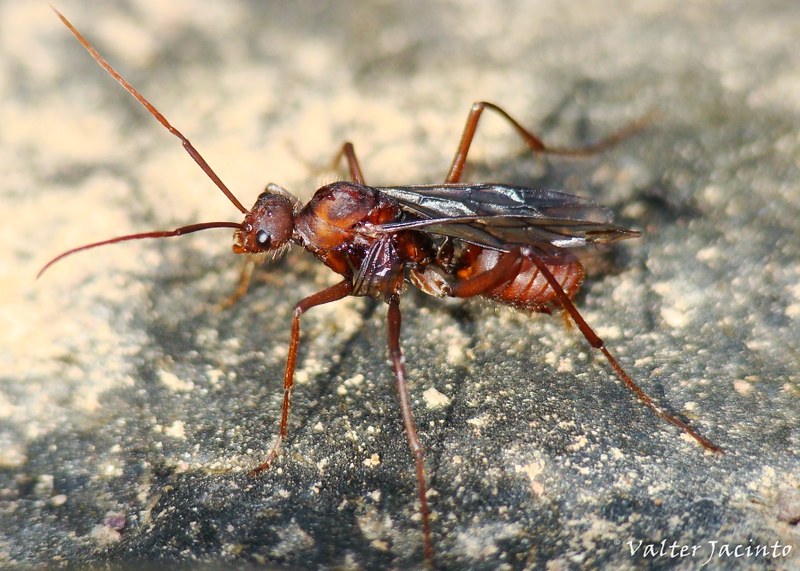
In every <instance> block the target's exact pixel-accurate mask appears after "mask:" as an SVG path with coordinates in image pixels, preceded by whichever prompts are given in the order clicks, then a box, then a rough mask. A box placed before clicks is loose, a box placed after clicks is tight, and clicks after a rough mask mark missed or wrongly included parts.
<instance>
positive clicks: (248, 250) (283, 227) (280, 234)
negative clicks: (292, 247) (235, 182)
mask: <svg viewBox="0 0 800 571" xmlns="http://www.w3.org/2000/svg"><path fill="white" fill-rule="evenodd" d="M298 209H299V202H298V201H297V199H296V198H295V197H293V196H292V195H291V194H289V193H288V192H286V191H285V190H284V189H282V188H281V187H280V186H278V185H277V184H272V183H270V184H268V185H267V189H266V190H265V191H264V192H262V193H261V194H260V195H259V196H258V198H257V199H256V203H255V204H254V205H253V208H251V209H250V212H248V213H247V214H245V217H244V221H243V222H242V225H241V226H240V227H239V228H238V229H237V230H236V232H235V233H234V235H233V239H234V244H233V251H234V252H235V253H237V254H257V253H259V252H273V251H277V250H279V249H280V248H282V247H283V246H285V245H286V244H287V243H288V242H289V240H291V239H292V231H293V230H294V216H295V213H296V212H297V210H298Z"/></svg>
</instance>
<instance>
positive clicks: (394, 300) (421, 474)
mask: <svg viewBox="0 0 800 571" xmlns="http://www.w3.org/2000/svg"><path fill="white" fill-rule="evenodd" d="M400 322H401V318H400V297H399V296H398V295H397V294H395V295H393V296H392V297H391V298H390V299H389V313H388V317H387V328H388V333H389V335H388V338H389V358H390V359H391V361H392V369H394V376H395V379H396V380H397V392H398V394H399V396H400V412H401V413H402V415H403V426H404V427H405V431H406V437H407V438H408V447H409V448H410V449H411V455H412V456H413V457H414V462H415V463H416V466H417V491H418V493H419V513H420V516H422V533H423V536H424V552H425V561H426V562H427V564H428V565H429V566H430V567H433V544H432V543H431V522H430V509H429V508H428V498H427V496H426V495H425V492H426V491H427V488H426V486H425V457H424V455H423V450H422V444H421V443H420V441H419V437H418V436H417V429H416V427H415V425H414V414H413V413H412V411H411V397H410V396H409V393H408V385H407V384H406V368H405V365H404V359H403V350H402V349H401V348H400Z"/></svg>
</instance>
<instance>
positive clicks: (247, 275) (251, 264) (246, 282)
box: [217, 257, 256, 311]
mask: <svg viewBox="0 0 800 571" xmlns="http://www.w3.org/2000/svg"><path fill="white" fill-rule="evenodd" d="M255 267H256V263H255V261H254V260H253V258H252V257H248V258H247V259H246V260H245V262H244V265H243V266H242V273H241V274H239V285H237V286H236V289H235V290H234V291H233V293H232V294H231V295H229V296H228V297H227V298H225V299H224V300H222V301H221V302H220V303H219V305H217V309H218V310H220V311H221V310H223V309H228V308H229V307H232V306H233V305H236V303H237V302H238V301H239V300H240V299H242V298H243V297H244V296H245V294H246V293H247V290H248V289H249V288H250V279H251V278H252V277H253V270H254V269H255Z"/></svg>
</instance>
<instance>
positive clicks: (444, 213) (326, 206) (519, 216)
mask: <svg viewBox="0 0 800 571" xmlns="http://www.w3.org/2000/svg"><path fill="white" fill-rule="evenodd" d="M53 10H54V11H55V12H56V14H57V15H58V17H59V18H60V19H61V21H62V22H63V23H64V25H65V26H66V27H67V28H68V29H69V30H70V32H71V33H72V34H73V35H74V36H75V38H76V39H77V40H78V41H79V42H80V43H81V44H82V45H83V47H84V48H85V49H86V50H87V51H88V52H89V53H90V54H91V56H92V57H93V58H94V59H95V60H96V61H97V63H98V64H100V66H102V67H103V68H104V69H105V70H106V72H108V73H109V74H110V75H111V76H112V77H113V78H114V79H115V80H117V82H119V83H120V84H121V85H122V87H123V88H125V90H127V91H128V93H130V94H131V95H132V96H133V97H134V98H135V99H136V100H137V101H138V102H139V103H140V104H141V105H142V106H144V107H145V108H146V109H147V110H148V111H149V112H150V114H151V115H152V116H153V117H155V119H156V120H158V122H159V123H161V125H163V126H164V127H165V128H166V129H167V130H168V131H169V132H170V133H172V134H173V135H174V136H176V137H177V138H178V139H180V140H181V142H182V144H183V147H184V148H185V149H186V151H187V153H188V154H189V155H190V156H191V157H192V159H194V160H195V162H197V164H198V165H199V166H200V168H201V169H202V170H203V171H204V172H205V173H206V175H208V177H209V178H210V179H211V180H212V181H213V182H214V183H215V184H216V185H217V187H218V188H219V189H220V191H222V193H223V194H224V195H225V196H226V197H227V198H228V200H230V202H231V203H232V204H233V205H234V206H235V207H236V208H238V209H239V210H240V211H241V212H242V214H243V215H244V220H243V221H242V222H203V223H198V224H190V225H188V226H181V227H179V228H175V229H173V230H167V231H153V232H142V233H137V234H129V235H125V236H117V237H114V238H110V239H107V240H102V241H99V242H94V243H91V244H85V245H82V246H78V247H76V248H72V249H70V250H67V251H65V252H63V253H61V254H59V255H58V256H56V257H54V258H53V259H51V260H50V261H49V262H47V263H46V264H45V265H44V267H42V269H41V270H40V271H39V274H38V275H39V276H41V275H42V273H44V272H45V271H46V270H47V269H48V268H49V267H50V266H52V265H53V264H54V263H56V262H57V261H59V260H61V259H63V258H65V257H66V256H69V255H72V254H74V253H76V252H80V251H83V250H88V249H90V248H96V247H98V246H105V245H108V244H115V243H118V242H126V241H129V240H140V239H144V238H167V237H173V236H181V235H184V234H190V233H193V232H199V231H201V230H207V229H210V228H233V229H234V245H233V251H234V252H235V253H237V254H257V253H263V252H277V251H280V250H282V249H284V248H285V247H287V246H289V245H291V244H296V245H299V246H302V247H304V248H305V249H306V250H308V251H309V252H311V254H313V255H314V256H316V258H317V259H318V260H320V261H321V262H322V263H323V264H325V265H326V266H328V267H329V268H330V269H331V270H333V271H334V272H336V273H338V274H340V275H341V276H342V280H341V281H340V282H339V283H337V284H336V285H333V286H331V287H328V288H325V289H323V290H322V291H319V292H317V293H315V294H313V295H310V296H308V297H306V298H305V299H302V300H301V301H299V302H298V303H297V305H296V306H295V309H294V312H293V314H292V325H291V335H290V342H289V354H288V358H287V362H286V369H285V373H284V379H283V387H284V389H283V405H282V411H281V420H280V425H279V430H278V435H277V440H276V442H275V443H274V445H273V447H272V449H271V451H270V452H269V454H268V455H267V457H266V460H264V461H263V462H262V463H261V464H259V465H258V466H256V467H255V468H253V469H252V470H251V471H250V474H251V475H256V474H258V473H260V472H263V471H265V470H267V469H268V468H269V467H270V465H271V464H272V462H273V461H274V460H275V458H276V456H277V455H278V452H279V450H280V447H281V444H282V442H283V440H284V439H285V438H286V435H287V431H288V420H289V408H290V404H291V396H292V386H293V376H294V370H295V364H296V360H297V350H298V344H299V340H300V318H301V316H302V315H303V314H304V313H305V312H306V311H308V310H309V309H311V308H313V307H316V306H318V305H322V304H326V303H331V302H334V301H337V300H340V299H342V298H344V297H347V296H369V297H372V298H375V299H378V300H381V301H383V302H385V303H386V304H387V305H388V316H387V325H388V349H389V357H390V360H391V364H392V369H393V372H394V377H395V383H396V386H397V392H398V394H399V397H400V411H401V414H402V419H403V427H404V430H405V434H406V437H407V439H408V445H409V449H410V451H411V455H412V457H413V460H414V463H415V468H416V479H417V492H418V499H419V512H420V515H421V520H422V532H423V545H424V556H425V560H426V562H427V563H428V564H430V565H432V564H433V557H434V555H433V553H434V550H433V543H432V540H431V526H430V508H429V505H428V499H427V496H426V490H427V487H426V483H425V466H424V453H423V446H422V444H421V442H420V440H419V438H418V436H417V431H416V428H415V424H414V415H413V412H412V408H411V398H410V395H409V391H408V387H407V380H406V371H405V365H404V359H403V353H402V350H401V348H400V323H401V317H400V294H401V293H402V292H403V289H404V287H405V285H406V282H410V283H411V284H412V285H414V286H415V287H417V288H418V289H420V290H421V291H423V292H425V293H427V294H430V295H432V296H436V297H442V298H444V297H456V298H469V297H475V296H483V297H485V298H488V299H491V300H494V301H497V302H499V303H503V304H506V305H510V306H513V307H515V308H518V309H521V310H525V311H531V312H545V313H549V312H550V311H551V310H552V309H554V308H561V309H563V310H564V311H565V312H566V314H567V315H569V317H570V318H571V319H572V320H573V321H574V322H575V324H576V325H577V327H578V329H579V330H580V332H581V333H582V334H583V336H584V337H585V338H586V340H587V341H588V343H589V344H590V345H591V346H592V347H593V348H594V349H596V350H598V351H599V352H600V353H602V355H603V356H604V357H605V359H606V360H607V361H608V363H609V365H610V366H611V368H612V369H613V371H614V373H615V374H616V376H617V377H618V378H619V380H621V381H622V382H623V384H625V385H626V386H627V387H628V388H629V389H630V390H631V391H632V392H633V393H634V394H635V395H636V397H637V398H638V399H639V400H640V401H641V402H642V404H644V405H645V406H646V407H647V408H649V409H650V410H651V411H652V412H653V413H654V414H655V415H656V416H658V417H659V418H661V419H663V420H665V421H666V422H669V423H670V424H673V425H674V426H676V427H678V428H679V429H680V430H681V431H683V432H684V433H685V434H687V435H689V436H690V437H692V438H693V439H694V440H696V441H697V442H698V443H699V444H700V445H701V446H702V447H703V448H705V449H706V450H709V451H712V452H721V451H722V449H721V448H720V447H719V446H717V445H715V444H714V443H712V442H711V441H709V440H708V439H706V438H705V437H703V436H701V435H700V434H698V433H697V432H696V431H695V430H694V429H692V428H691V427H690V426H689V425H688V424H686V423H685V422H684V421H682V420H680V419H678V418H676V417H675V416H673V415H671V414H669V413H668V412H666V411H665V410H663V409H662V408H661V407H660V406H658V405H657V404H656V403H655V402H654V401H653V400H652V399H651V398H650V397H649V396H648V395H647V394H646V393H645V392H644V391H643V390H642V389H641V388H640V387H639V386H638V385H637V384H636V383H635V382H634V381H633V379H632V378H631V377H630V376H629V375H628V373H627V372H626V371H625V370H624V369H623V368H622V366H621V365H620V364H619V363H618V362H617V360H616V358H614V356H613V355H612V354H611V352H610V351H609V350H608V348H607V347H606V346H605V344H604V342H603V340H602V339H601V338H600V337H599V336H598V335H597V334H596V333H595V331H594V330H593V329H592V328H591V327H590V326H589V324H588V323H587V322H586V321H585V320H584V319H583V317H582V316H581V314H580V312H579V311H578V309H577V308H576V307H575V305H574V304H573V302H572V298H573V296H574V295H575V294H576V293H577V291H578V289H579V288H580V285H581V282H582V281H583V277H584V271H583V266H582V265H581V262H580V261H579V260H578V258H577V257H576V255H575V250H576V249H577V248H582V247H585V246H592V245H598V244H607V243H609V242H613V241H616V240H621V239H627V238H633V237H636V236H638V235H639V233H638V232H636V231H634V230H630V229H627V228H623V227H621V226H617V225H615V224H614V222H613V215H612V213H611V211H610V210H608V209H607V208H605V207H603V206H600V205H598V204H596V203H594V202H591V201H588V200H586V199H583V198H580V197H578V196H575V195H572V194H568V193H565V192H560V191H553V190H535V189H529V188H524V187H518V186H510V185H504V184H493V183H464V182H461V176H462V173H463V171H464V166H465V163H466V160H467V155H468V153H469V149H470V145H471V144H472V140H473V138H474V136H475V132H476V129H477V127H478V122H479V119H480V117H481V115H482V113H483V112H484V111H485V110H490V111H493V112H494V113H497V114H498V115H499V116H500V117H502V118H503V119H504V120H505V121H507V122H508V123H509V125H510V126H511V127H512V128H513V129H514V131H516V133H517V134H518V135H519V136H520V137H521V138H522V140H523V141H524V142H525V144H526V145H527V146H528V147H529V148H530V149H531V150H532V151H534V152H536V153H547V154H555V155H590V154H594V153H597V152H600V151H602V150H604V149H606V148H608V147H611V146H613V145H615V144H616V143H617V142H619V141H620V140H621V139H623V138H625V137H627V136H628V135H630V134H631V133H633V132H634V131H636V130H638V129H639V128H640V127H641V123H642V121H637V122H634V123H632V124H630V125H629V126H628V127H627V128H624V129H621V130H620V131H617V132H616V133H614V134H612V135H611V136H609V137H607V138H605V139H603V140H601V141H599V142H598V143H595V144H594V145H591V146H587V147H583V148H557V147H550V146H547V145H545V144H544V142H543V141H542V140H541V139H539V138H538V137H537V136H536V135H534V134H533V133H532V132H530V131H528V130H527V129H525V128H524V127H523V126H522V125H521V124H520V123H518V122H517V121H516V120H515V119H513V118H512V117H511V116H510V115H509V114H508V113H506V111H504V110H503V109H501V108H500V107H498V106H497V105H494V104H493V103H488V102H478V103H475V104H473V106H472V108H471V109H470V112H469V115H468V117H467V122H466V126H465V128H464V132H463V134H462V136H461V141H460V143H459V145H458V149H457V150H456V154H455V157H454V159H453V162H452V164H451V166H450V170H449V171H448V173H447V176H446V177H445V180H444V183H442V184H432V185H409V186H393V187H373V186H369V185H367V184H366V182H365V179H364V176H363V174H362V171H361V166H360V165H359V162H358V159H357V158H356V154H355V150H354V148H353V145H352V144H351V143H349V142H348V143H344V145H343V146H342V148H341V150H340V152H339V154H338V156H337V158H336V162H337V163H339V162H341V160H342V159H344V160H345V161H346V163H347V166H348V170H349V174H350V180H349V181H339V182H334V183H332V184H328V185H325V186H323V187H322V188H320V189H318V190H317V191H316V193H315V194H314V196H313V197H312V198H311V200H310V201H309V202H308V203H307V204H305V205H302V204H300V202H299V201H298V200H297V199H296V198H295V197H294V196H292V195H291V194H289V193H288V192H287V191H285V190H284V189H282V188H281V187H279V186H277V185H274V184H270V185H268V186H267V189H266V190H265V191H264V192H263V193H261V194H260V195H259V196H258V198H257V199H256V202H255V204H254V205H253V207H252V208H250V209H247V208H245V207H244V206H243V205H242V203H241V202H240V201H239V200H238V199H237V198H236V196H234V194H233V193H232V192H231V191H230V190H229V189H228V188H227V187H226V186H225V184H224V183H223V182H222V180H220V178H219V177H218V176H217V175H216V173H215V172H214V171H213V170H212V169H211V167H210V166H209V165H208V163H207V162H206V161H205V159H203V157H202V156H201V155H200V153H198V152H197V150H196V149H195V148H194V146H193V145H192V144H191V143H190V142H189V140H188V139H187V138H186V137H185V136H184V135H183V134H182V133H181V132H180V131H178V130H177V129H176V128H175V127H173V126H172V125H171V124H170V123H169V121H167V119H166V118H165V117H164V116H163V115H162V114H161V113H160V112H159V111H158V110H157V109H156V108H155V107H154V106H153V105H152V104H151V103H150V102H149V101H148V100H147V99H145V98H144V96H142V95H141V94H140V93H139V92H138V91H137V90H136V89H135V88H134V87H133V86H132V85H131V84H130V83H128V82H127V81H126V80H125V79H124V78H123V77H122V76H121V75H120V74H119V73H118V72H117V71H116V70H114V68H112V67H111V65H110V64H109V63H108V62H107V61H106V60H105V59H104V58H103V57H102V56H101V55H100V54H99V53H98V52H97V51H96V50H95V49H94V47H92V45H91V44H90V43H89V42H88V41H87V40H86V38H84V37H83V35H82V34H81V33H80V32H79V31H78V30H77V29H76V28H75V27H74V26H73V25H72V24H71V23H70V22H69V21H68V20H67V19H66V18H65V17H64V16H63V15H62V14H61V13H60V12H58V10H55V8H53ZM37 277H38V276H37ZM248 280H249V272H246V273H244V274H243V279H242V282H241V284H240V286H239V288H238V289H237V291H236V293H235V294H234V298H233V299H232V300H231V302H233V301H235V299H237V298H238V297H241V295H243V294H244V292H245V291H246V289H247V282H248Z"/></svg>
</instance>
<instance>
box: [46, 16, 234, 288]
mask: <svg viewBox="0 0 800 571" xmlns="http://www.w3.org/2000/svg"><path fill="white" fill-rule="evenodd" d="M50 8H51V9H52V10H53V12H55V13H56V16H58V17H59V19H60V20H61V21H62V22H63V23H64V25H65V26H66V27H67V29H68V30H69V31H70V32H72V35H73V36H75V38H76V39H77V40H78V42H80V44H81V45H82V46H83V47H84V48H85V49H86V51H88V52H89V55H91V56H92V58H94V60H95V61H96V62H97V63H98V64H100V66H101V67H102V68H103V69H105V70H106V72H108V74H109V75H110V76H111V77H113V78H114V79H115V80H117V82H118V83H119V84H120V85H121V86H122V87H123V88H125V91H127V92H128V93H130V94H131V95H132V96H133V97H134V99H136V101H138V102H139V103H140V104H141V105H142V106H143V107H144V108H145V109H147V111H148V112H149V113H150V114H151V115H152V116H153V117H155V118H156V120H158V122H159V123H161V124H162V125H163V126H164V127H165V128H166V129H167V131H169V132H170V133H172V134H173V135H175V136H176V137H177V138H178V139H180V140H181V142H182V143H183V148H184V149H185V150H186V152H187V153H189V156H190V157H192V159H194V161H195V162H196V163H197V164H198V165H199V166H200V168H201V169H203V172H204V173H206V175H207V176H208V177H209V178H210V179H211V180H212V181H214V184H216V185H217V187H218V188H219V189H220V190H221V191H222V193H223V194H224V195H225V196H226V197H227V198H228V200H230V202H231V203H232V204H233V205H234V206H235V207H236V208H238V209H239V211H240V212H242V214H247V213H248V212H249V211H248V210H247V208H245V207H244V206H243V205H242V203H241V202H239V199H238V198H236V196H234V194H233V193H232V192H231V191H230V189H229V188H228V187H227V186H225V183H224V182H222V180H221V179H220V178H219V176H217V173H215V172H214V170H213V169H212V168H211V166H209V164H208V163H207V162H206V160H205V159H204V158H203V157H202V155H200V153H199V152H198V151H197V149H195V148H194V145H192V143H191V142H190V141H189V139H187V138H186V137H185V136H184V135H183V133H181V132H180V131H178V129H176V128H175V127H173V126H172V125H171V124H170V122H169V121H167V118H166V117H164V116H163V115H162V114H161V113H160V112H159V111H158V109H156V108H155V106H153V104H152V103H150V102H149V101H148V100H147V99H146V98H145V97H144V96H143V95H142V94H141V93H139V91H138V90H137V89H136V88H135V87H134V86H133V85H131V84H130V83H129V82H128V80H126V79H125V78H124V77H122V76H121V75H120V74H119V73H118V72H117V70H115V69H114V68H113V67H112V66H111V64H110V63H108V61H106V59H105V58H104V57H103V56H101V55H100V53H99V52H98V51H97V50H96V49H95V48H94V47H93V46H92V45H91V44H90V43H89V41H88V40H87V39H86V38H85V37H84V36H83V34H81V33H80V32H79V31H78V30H77V29H76V28H75V26H73V25H72V23H71V22H70V21H69V20H67V18H66V17H65V16H64V15H63V14H62V13H61V12H59V11H58V10H57V9H56V8H55V7H53V6H50ZM240 227H241V225H240V224H238V223H236V222H202V223H199V224H190V225H188V226H181V227H180V228H176V229H174V230H164V231H154V232H142V233H139V234H128V235H125V236H117V237H116V238H110V239H108V240H101V241H99V242H93V243H91V244H85V245H83V246H78V247H77V248H72V249H70V250H67V251H66V252H62V253H61V254H59V255H58V256H56V257H55V258H53V259H52V260H50V261H49V262H47V263H46V264H45V265H44V266H43V267H42V269H41V270H39V273H38V274H36V277H37V279H38V278H39V277H40V276H41V275H42V274H43V273H44V272H45V271H46V270H47V269H48V268H49V267H50V266H52V265H53V264H55V263H56V262H58V261H59V260H61V259H62V258H65V257H67V256H69V255H71V254H74V253H76V252H81V251H83V250H88V249H90V248H97V247H98V246H105V245H107V244H115V243H117V242H127V241H129V240H141V239H145V238H169V237H172V236H182V235H183V234H191V233H192V232H199V231H200V230H207V229H209V228H240Z"/></svg>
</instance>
